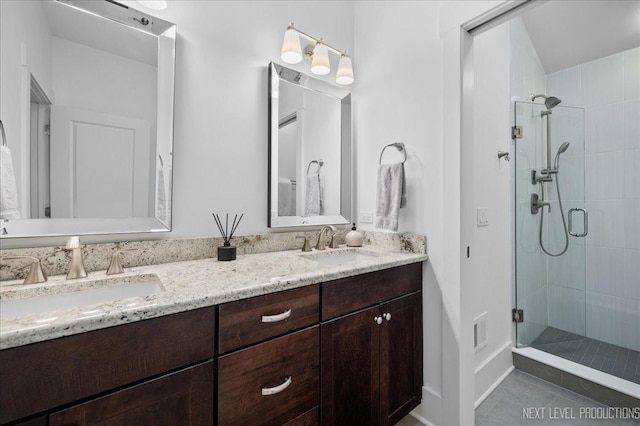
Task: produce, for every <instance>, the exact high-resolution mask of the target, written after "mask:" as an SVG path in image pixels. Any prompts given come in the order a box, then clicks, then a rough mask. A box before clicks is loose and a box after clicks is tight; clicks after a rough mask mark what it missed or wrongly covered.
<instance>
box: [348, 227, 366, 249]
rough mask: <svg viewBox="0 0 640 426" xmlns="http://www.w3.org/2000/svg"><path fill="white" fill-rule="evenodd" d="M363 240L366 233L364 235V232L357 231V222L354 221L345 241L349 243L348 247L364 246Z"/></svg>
mask: <svg viewBox="0 0 640 426" xmlns="http://www.w3.org/2000/svg"><path fill="white" fill-rule="evenodd" d="M363 240H364V235H362V232H359V231H356V224H355V223H354V224H353V226H352V227H351V231H349V232H347V235H345V237H344V241H345V242H346V243H347V246H348V247H362V241H363Z"/></svg>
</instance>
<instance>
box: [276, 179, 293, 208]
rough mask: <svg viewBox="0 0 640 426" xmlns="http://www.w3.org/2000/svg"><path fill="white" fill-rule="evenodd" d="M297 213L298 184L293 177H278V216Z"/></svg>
mask: <svg viewBox="0 0 640 426" xmlns="http://www.w3.org/2000/svg"><path fill="white" fill-rule="evenodd" d="M295 215H296V186H295V183H294V182H292V181H291V179H286V178H278V216H295Z"/></svg>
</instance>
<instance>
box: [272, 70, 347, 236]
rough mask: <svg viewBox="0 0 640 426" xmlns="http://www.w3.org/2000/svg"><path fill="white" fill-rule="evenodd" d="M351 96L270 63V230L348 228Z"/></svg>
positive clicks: (331, 86) (304, 75) (324, 82)
mask: <svg viewBox="0 0 640 426" xmlns="http://www.w3.org/2000/svg"><path fill="white" fill-rule="evenodd" d="M351 162H352V144H351V94H350V92H349V91H348V90H345V89H344V88H341V87H338V86H334V85H333V84H330V83H328V82H326V81H322V80H319V79H316V78H313V77H310V76H308V75H306V74H303V73H301V72H299V71H295V70H292V69H290V68H287V67H283V66H281V65H278V64H276V63H273V62H272V63H270V64H269V211H268V226H269V227H272V228H277V227H295V226H310V225H326V224H333V225H335V224H347V223H351V215H352V163H351Z"/></svg>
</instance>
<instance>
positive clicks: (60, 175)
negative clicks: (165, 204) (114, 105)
mask: <svg viewBox="0 0 640 426" xmlns="http://www.w3.org/2000/svg"><path fill="white" fill-rule="evenodd" d="M149 129H150V126H149V122H148V121H146V120H140V119H134V118H129V117H119V116H115V115H110V114H103V113H97V112H93V111H87V110H81V109H75V108H68V107H60V106H52V107H51V153H50V155H51V217H53V218H115V217H147V216H149V195H148V194H149V185H150V179H149V178H150V176H149V170H150V169H149V168H150V162H151V155H150V150H151V141H150V130H149Z"/></svg>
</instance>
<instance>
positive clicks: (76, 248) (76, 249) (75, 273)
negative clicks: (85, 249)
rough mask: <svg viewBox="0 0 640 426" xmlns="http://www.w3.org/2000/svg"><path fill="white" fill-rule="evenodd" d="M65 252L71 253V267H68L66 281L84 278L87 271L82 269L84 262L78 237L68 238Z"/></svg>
mask: <svg viewBox="0 0 640 426" xmlns="http://www.w3.org/2000/svg"><path fill="white" fill-rule="evenodd" d="M65 250H70V251H71V266H69V273H68V274H67V279H68V280H74V279H76V278H84V277H86V276H87V271H86V269H84V261H83V260H82V246H81V245H80V237H69V239H68V240H67V245H66V246H65Z"/></svg>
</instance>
